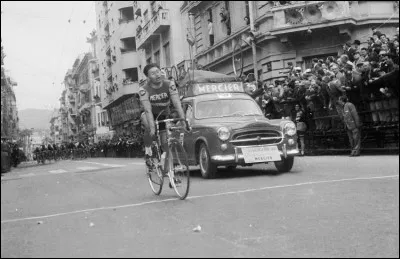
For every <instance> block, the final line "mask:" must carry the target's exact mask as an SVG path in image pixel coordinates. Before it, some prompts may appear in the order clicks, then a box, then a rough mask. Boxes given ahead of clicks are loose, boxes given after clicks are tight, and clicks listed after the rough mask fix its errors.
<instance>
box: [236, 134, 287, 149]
mask: <svg viewBox="0 0 400 259" xmlns="http://www.w3.org/2000/svg"><path fill="white" fill-rule="evenodd" d="M281 141H282V134H281V132H279V131H275V130H255V131H245V132H239V133H235V134H234V135H233V136H232V140H231V141H230V143H232V145H234V146H239V147H240V146H255V145H271V144H278V143H280V142H281Z"/></svg>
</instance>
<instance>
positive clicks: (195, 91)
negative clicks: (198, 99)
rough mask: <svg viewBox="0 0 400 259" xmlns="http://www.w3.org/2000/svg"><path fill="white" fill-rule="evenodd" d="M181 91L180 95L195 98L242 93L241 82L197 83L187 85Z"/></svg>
mask: <svg viewBox="0 0 400 259" xmlns="http://www.w3.org/2000/svg"><path fill="white" fill-rule="evenodd" d="M184 88H185V89H182V90H183V91H182V93H181V95H184V96H197V95H202V94H213V93H244V88H243V83H242V82H227V83H197V84H193V85H189V86H186V87H184Z"/></svg>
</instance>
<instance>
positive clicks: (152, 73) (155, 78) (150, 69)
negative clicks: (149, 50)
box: [143, 63, 162, 84]
mask: <svg viewBox="0 0 400 259" xmlns="http://www.w3.org/2000/svg"><path fill="white" fill-rule="evenodd" d="M143 73H144V75H145V76H146V77H147V78H148V79H149V80H150V82H151V83H155V84H158V83H160V82H161V80H162V74H161V70H160V67H159V66H158V65H157V64H154V63H152V64H148V65H146V66H145V67H144V68H143Z"/></svg>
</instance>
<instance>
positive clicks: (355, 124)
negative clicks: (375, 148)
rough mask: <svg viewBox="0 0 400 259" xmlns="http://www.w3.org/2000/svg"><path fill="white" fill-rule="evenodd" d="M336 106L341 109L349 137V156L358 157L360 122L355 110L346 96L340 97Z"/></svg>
mask: <svg viewBox="0 0 400 259" xmlns="http://www.w3.org/2000/svg"><path fill="white" fill-rule="evenodd" d="M338 104H339V105H340V106H342V107H343V120H344V124H345V127H346V129H347V135H348V136H349V142H350V146H351V154H350V156H352V157H353V156H360V148H361V120H360V117H359V116H358V113H357V109H356V107H355V106H354V104H352V103H351V102H349V100H348V99H347V97H346V96H340V97H339V100H338Z"/></svg>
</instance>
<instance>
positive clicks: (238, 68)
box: [232, 41, 244, 77]
mask: <svg viewBox="0 0 400 259" xmlns="http://www.w3.org/2000/svg"><path fill="white" fill-rule="evenodd" d="M243 62H244V61H243V51H242V45H241V44H240V41H238V42H237V43H236V45H235V47H234V48H233V51H232V68H233V72H234V73H235V76H236V77H241V76H242V73H243Z"/></svg>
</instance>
